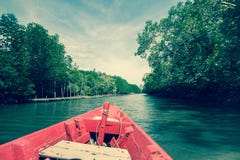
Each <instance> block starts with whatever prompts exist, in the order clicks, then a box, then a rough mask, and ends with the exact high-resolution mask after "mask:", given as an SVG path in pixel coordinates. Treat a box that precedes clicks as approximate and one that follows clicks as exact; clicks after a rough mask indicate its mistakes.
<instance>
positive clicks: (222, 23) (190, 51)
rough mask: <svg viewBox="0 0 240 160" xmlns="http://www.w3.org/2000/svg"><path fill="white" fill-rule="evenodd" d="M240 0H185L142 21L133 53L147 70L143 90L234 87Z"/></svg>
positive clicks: (238, 84)
mask: <svg viewBox="0 0 240 160" xmlns="http://www.w3.org/2000/svg"><path fill="white" fill-rule="evenodd" d="M239 24H240V2H239V0H231V1H224V2H223V1H215V0H187V1H186V2H185V3H183V2H179V3H178V5H176V6H174V7H172V8H171V9H170V10H169V15H168V17H167V18H164V19H161V21H160V22H159V23H157V22H152V21H147V22H146V25H145V28H144V29H143V32H142V33H139V34H138V38H137V42H138V44H139V47H138V49H137V52H136V53H135V55H137V56H141V57H142V58H145V59H147V61H148V63H149V66H150V67H151V68H152V73H150V74H148V75H146V76H145V77H144V82H145V85H144V91H145V92H148V93H162V94H174V93H179V94H181V96H182V95H183V94H182V93H184V94H196V95H199V94H201V95H204V94H205V93H213V94H222V93H224V92H226V91H227V92H232V91H235V93H237V92H239V89H240V81H239V80H240V77H239V75H240V66H239V64H240V47H239V42H240V37H239V35H240V32H239Z"/></svg>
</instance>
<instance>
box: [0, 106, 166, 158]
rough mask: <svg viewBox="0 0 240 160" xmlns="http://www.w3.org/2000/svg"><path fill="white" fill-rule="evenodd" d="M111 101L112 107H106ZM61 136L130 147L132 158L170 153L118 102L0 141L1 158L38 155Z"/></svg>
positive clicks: (83, 141)
mask: <svg viewBox="0 0 240 160" xmlns="http://www.w3.org/2000/svg"><path fill="white" fill-rule="evenodd" d="M107 105H109V106H110V108H109V109H104V107H105V106H107ZM62 140H67V141H72V142H78V143H84V144H93V143H94V144H96V145H104V146H108V147H117V148H122V149H126V150H128V152H129V154H130V156H131V159H133V160H145V159H146V160H148V159H149V160H153V159H156V160H157V159H158V160H161V159H162V160H163V159H164V160H171V157H170V156H169V155H168V154H167V153H166V152H165V151H164V150H163V149H162V148H161V147H160V146H159V145H158V144H157V143H156V142H155V141H153V139H152V138H151V137H150V136H149V135H147V134H146V133H145V132H144V131H143V130H142V129H141V128H140V127H139V126H138V125H137V124H136V123H135V122H134V121H132V120H131V119H130V118H129V117H128V116H127V115H126V114H125V113H123V112H122V111H121V110H120V109H119V108H118V107H117V106H114V105H110V104H109V103H105V104H104V105H103V107H99V108H97V109H95V110H92V111H89V112H87V113H84V114H82V115H79V116H76V117H73V118H70V119H68V120H66V121H63V122H60V123H57V124H55V125H52V126H50V127H48V128H45V129H42V130H39V131H37V132H34V133H31V134H29V135H26V136H24V137H21V138H18V139H16V140H13V141H10V142H8V143H5V144H2V145H0V160H30V159H31V160H34V159H39V152H40V151H42V150H43V149H46V148H48V147H49V146H52V145H54V144H56V143H57V142H60V141H62Z"/></svg>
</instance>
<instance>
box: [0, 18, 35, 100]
mask: <svg viewBox="0 0 240 160" xmlns="http://www.w3.org/2000/svg"><path fill="white" fill-rule="evenodd" d="M25 42H26V39H25V27H24V26H21V25H19V24H18V22H17V19H16V17H15V16H14V15H13V14H3V15H2V16H1V18H0V59H1V63H0V100H1V101H3V100H4V99H7V98H8V97H11V98H14V99H21V98H22V97H28V96H30V95H32V94H34V93H35V91H34V90H33V87H34V84H33V83H32V82H31V80H30V79H29V67H30V66H29V63H28V62H29V53H28V51H27V49H26V45H25V44H26V43H25Z"/></svg>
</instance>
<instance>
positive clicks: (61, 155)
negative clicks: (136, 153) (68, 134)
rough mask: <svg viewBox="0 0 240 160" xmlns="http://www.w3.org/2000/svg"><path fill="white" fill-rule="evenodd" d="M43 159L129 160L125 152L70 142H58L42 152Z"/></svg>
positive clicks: (123, 150)
mask: <svg viewBox="0 0 240 160" xmlns="http://www.w3.org/2000/svg"><path fill="white" fill-rule="evenodd" d="M39 155H40V156H41V157H43V158H57V159H80V160H93V159H94V160H106V159H107V160H130V159H131V157H130V155H129V153H128V151H127V150H125V149H120V148H110V147H102V146H94V145H89V144H82V143H76V142H70V141H60V142H58V143H57V144H55V145H54V146H50V147H48V148H47V149H45V150H42V151H41V152H40V153H39Z"/></svg>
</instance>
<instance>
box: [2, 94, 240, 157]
mask: <svg viewBox="0 0 240 160" xmlns="http://www.w3.org/2000/svg"><path fill="white" fill-rule="evenodd" d="M105 101H109V102H111V103H114V104H116V105H118V106H119V107H120V108H121V109H122V110H123V111H124V112H126V113H127V115H128V116H130V117H131V118H132V119H133V120H134V121H135V122H136V123H137V124H139V126H141V127H142V128H143V129H144V130H145V131H146V132H147V133H148V134H149V135H150V136H151V137H152V138H153V139H154V140H155V141H156V142H157V143H158V144H159V145H160V146H161V147H163V148H164V149H165V150H166V151H167V152H168V153H169V154H170V155H171V156H172V157H173V158H174V159H176V160H177V159H178V160H186V159H189V160H192V159H199V160H200V159H204V160H218V159H223V160H225V159H226V160H237V159H240V127H239V122H240V111H239V110H238V109H237V108H239V107H237V106H235V107H234V106H218V105H217V106H214V105H213V104H212V105H211V104H199V103H190V102H184V101H178V100H170V99H162V98H158V97H154V96H147V95H128V96H111V97H101V98H92V99H81V100H71V101H59V102H49V103H32V104H18V105H0V122H1V123H0V144H2V143H5V142H7V141H10V140H13V139H15V138H18V137H20V136H23V135H25V134H28V133H31V132H33V131H37V130H39V129H42V128H45V127H47V126H49V125H52V124H54V123H57V122H60V121H63V120H66V119H68V118H70V117H73V116H76V115H78V114H81V113H84V112H86V111H89V110H91V109H93V108H96V107H99V106H101V105H102V104H103V103H104V102H105ZM215 105H216V104H215Z"/></svg>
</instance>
